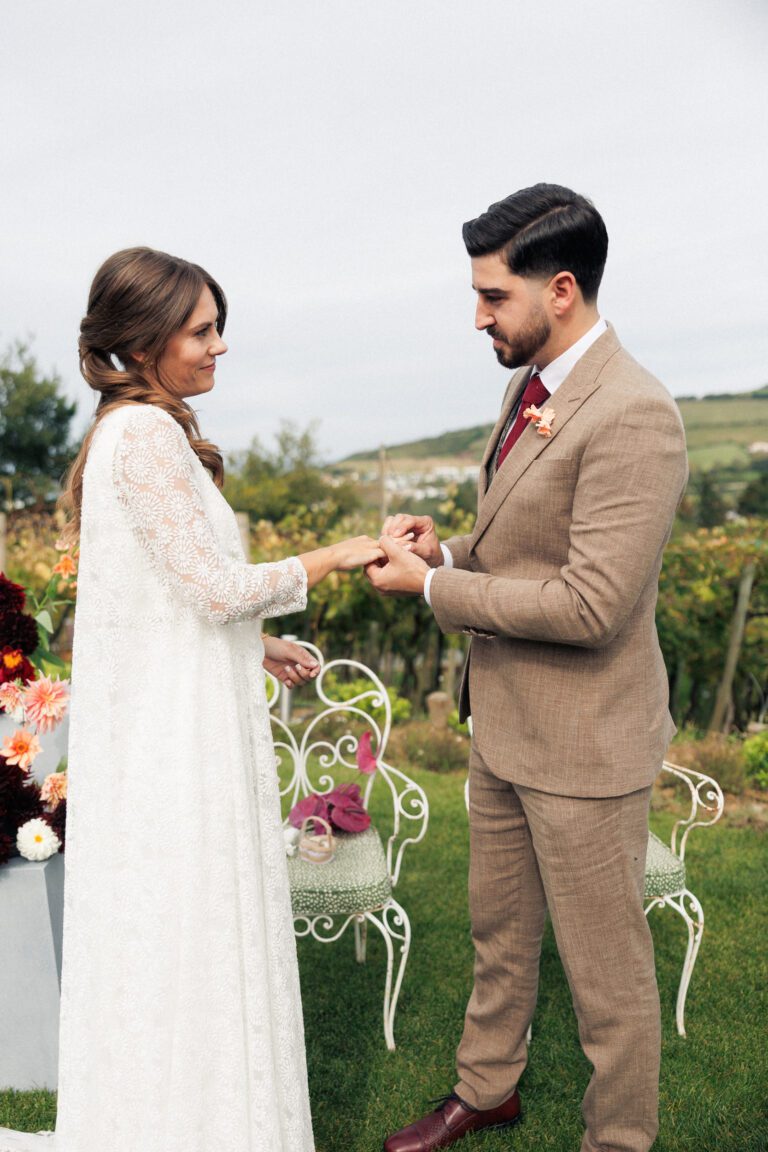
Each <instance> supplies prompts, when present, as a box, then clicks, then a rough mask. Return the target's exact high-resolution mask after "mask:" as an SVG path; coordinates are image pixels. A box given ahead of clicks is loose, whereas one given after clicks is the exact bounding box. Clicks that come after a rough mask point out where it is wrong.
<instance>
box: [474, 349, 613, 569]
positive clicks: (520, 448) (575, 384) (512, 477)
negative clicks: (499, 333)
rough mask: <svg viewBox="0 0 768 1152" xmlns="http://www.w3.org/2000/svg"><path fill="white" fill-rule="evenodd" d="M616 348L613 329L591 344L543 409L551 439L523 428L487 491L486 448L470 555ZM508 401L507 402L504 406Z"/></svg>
mask: <svg viewBox="0 0 768 1152" xmlns="http://www.w3.org/2000/svg"><path fill="white" fill-rule="evenodd" d="M620 347H621V345H620V344H619V341H618V338H617V336H616V333H615V332H614V330H613V328H611V327H610V326H609V327H608V331H607V332H604V333H603V335H602V336H600V337H598V339H597V340H595V342H594V344H592V345H590V347H589V348H588V349H587V351H586V352H585V353H584V355H583V356H582V357H581V359H580V360H579V361H578V362H577V363H576V364H575V366H574V367H573V368H572V370H571V371H570V372H569V373H568V375H567V376H566V378H565V380H563V382H562V384H561V385H560V387H559V388H558V389H557V390H556V391H555V392H553V394H552V395H551V396H550V398H549V400H547V402H546V404H545V405H544V407H545V408H554V410H555V417H554V420H553V421H552V435H551V436H550V437H545V436H540V435H539V434H538V432H537V431H536V429H535V428H534V427H532V426H529V427H528V428H526V429H525V431H524V432H523V434H522V436H521V437H520V439H519V440H518V441H517V443H516V444H515V446H514V448H513V449H512V451H511V452H510V453H509V455H508V456H507V458H506V460H505V461H504V463H503V464H502V466H501V468H499V470H498V472H497V473H496V475H495V476H494V478H493V481H492V482H491V485H490V487H488V488H487V490H485V489H484V488H482V486H483V485H484V484H485V480H484V476H485V475H486V472H487V461H488V460H489V459H490V456H491V453H492V451H493V448H492V447H491V449H490V451H489V449H488V448H486V454H485V457H484V459H483V467H482V468H481V471H480V477H481V479H480V484H481V488H482V494H481V501H480V508H479V511H478V516H477V522H476V524H475V528H474V531H473V533H472V540H471V543H470V551H471V550H472V549H473V548H475V547H476V545H477V542H478V540H479V539H480V537H481V536H482V535H483V533H484V532H485V530H486V528H487V527H488V525H489V524H490V523H491V521H492V520H493V517H494V516H495V515H496V513H497V512H498V510H499V508H500V507H501V505H502V504H503V503H504V501H505V500H506V498H507V496H508V495H509V493H510V492H511V491H512V489H513V488H514V486H515V484H516V483H517V482H518V480H519V479H520V477H521V476H522V475H523V474H524V473H525V471H526V470H527V469H528V468H529V467H530V465H531V464H532V463H533V461H534V460H536V459H537V458H538V457H539V456H540V455H541V453H542V452H544V451H546V449H547V447H548V445H550V444H552V443H554V441H555V440H556V439H557V437H558V436H559V435H560V434H561V433H562V431H563V428H564V427H565V426H566V424H567V423H568V421H569V420H570V419H571V417H572V416H573V415H574V414H575V413H576V412H578V410H579V408H580V407H581V405H582V404H583V403H584V401H585V400H586V399H587V398H588V397H589V396H591V395H592V393H593V392H594V391H596V389H597V388H599V387H600V380H599V377H600V373H601V372H602V370H603V368H604V367H605V365H606V363H607V362H608V360H610V358H611V357H612V356H613V355H614V354H615V353H616V352H617V351H618V350H619V348H620ZM529 375H530V369H528V368H527V369H525V376H524V378H523V379H522V383H521V384H520V387H519V388H516V389H515V395H514V399H516V398H517V396H519V395H520V392H521V391H522V389H523V388H524V387H525V383H526V381H527V379H528V376H529ZM516 381H517V377H514V378H513V383H515V382H516ZM511 391H512V387H511V385H510V392H511ZM514 399H513V400H511V401H510V396H509V393H508V394H507V397H506V399H505V403H504V409H503V410H502V416H501V417H500V418H499V422H498V423H497V425H496V427H495V428H494V430H493V435H492V437H491V443H492V444H493V445H495V444H496V440H497V439H498V435H499V434H500V431H501V428H503V426H504V422H505V421H506V419H507V416H508V415H509V413H510V411H511V408H512V403H514ZM508 401H510V402H509V403H507V402H508ZM494 437H495V439H494Z"/></svg>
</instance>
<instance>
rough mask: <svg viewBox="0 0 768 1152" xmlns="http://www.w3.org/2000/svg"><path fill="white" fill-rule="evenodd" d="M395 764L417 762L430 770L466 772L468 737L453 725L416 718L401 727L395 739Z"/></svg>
mask: <svg viewBox="0 0 768 1152" xmlns="http://www.w3.org/2000/svg"><path fill="white" fill-rule="evenodd" d="M392 759H393V763H396V764H400V763H401V762H407V763H408V764H414V765H418V767H419V768H427V769H428V770H429V771H430V772H466V771H467V768H468V765H469V739H468V737H467V736H466V735H462V734H461V733H458V732H456V731H455V730H454V729H453V728H451V727H448V728H436V727H435V726H434V725H433V724H431V723H430V722H429V721H428V720H416V721H414V722H413V723H411V724H406V725H405V726H404V727H403V728H401V729H400V730H399V731H398V733H397V735H396V737H395V738H394V740H393V746H392Z"/></svg>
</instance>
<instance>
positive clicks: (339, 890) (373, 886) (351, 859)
mask: <svg viewBox="0 0 768 1152" xmlns="http://www.w3.org/2000/svg"><path fill="white" fill-rule="evenodd" d="M333 838H334V841H335V843H336V854H335V856H334V858H333V860H331V861H329V863H327V864H309V863H307V861H306V860H302V859H301V858H300V857H299V855H298V853H297V854H296V855H295V856H291V857H289V859H288V875H289V878H290V881H291V904H292V905H293V914H294V916H318V915H320V914H321V913H326V914H327V915H329V916H349V915H351V914H352V913H354V912H366V911H370V910H372V909H374V908H381V906H382V905H383V904H386V902H387V900H389V898H390V896H391V895H392V884H391V883H390V879H389V875H388V873H387V858H386V856H385V855H384V848H383V845H382V843H381V837H380V836H379V833H378V832H377V831H376V829H375V828H373V827H371V828H367V829H366V830H365V832H354V833H351V832H334V834H333Z"/></svg>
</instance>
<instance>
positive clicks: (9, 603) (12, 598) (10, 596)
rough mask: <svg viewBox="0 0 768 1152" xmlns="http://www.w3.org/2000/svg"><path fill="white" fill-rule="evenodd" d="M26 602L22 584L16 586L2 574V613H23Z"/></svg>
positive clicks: (0, 578) (0, 603) (0, 573)
mask: <svg viewBox="0 0 768 1152" xmlns="http://www.w3.org/2000/svg"><path fill="white" fill-rule="evenodd" d="M25 600H26V593H25V591H24V589H23V588H22V586H21V584H14V583H13V581H12V580H9V579H8V577H7V576H5V575H3V573H2V572H0V612H22V611H23V609H24V602H25Z"/></svg>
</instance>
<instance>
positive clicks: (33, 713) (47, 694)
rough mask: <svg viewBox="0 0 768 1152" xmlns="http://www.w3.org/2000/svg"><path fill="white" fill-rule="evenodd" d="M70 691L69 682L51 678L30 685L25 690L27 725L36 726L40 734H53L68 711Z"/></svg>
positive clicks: (34, 681) (46, 677)
mask: <svg viewBox="0 0 768 1152" xmlns="http://www.w3.org/2000/svg"><path fill="white" fill-rule="evenodd" d="M68 689H69V682H68V681H67V680H51V678H50V677H49V676H41V677H40V679H39V680H33V681H32V683H31V684H28V685H27V687H26V688H25V689H24V710H25V712H26V715H27V723H28V724H34V725H36V727H37V730H38V732H51V731H52V730H53V729H54V728H55V727H56V725H57V724H60V723H61V721H62V719H63V718H64V715H65V713H66V711H67V704H68V702H69V691H68Z"/></svg>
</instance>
